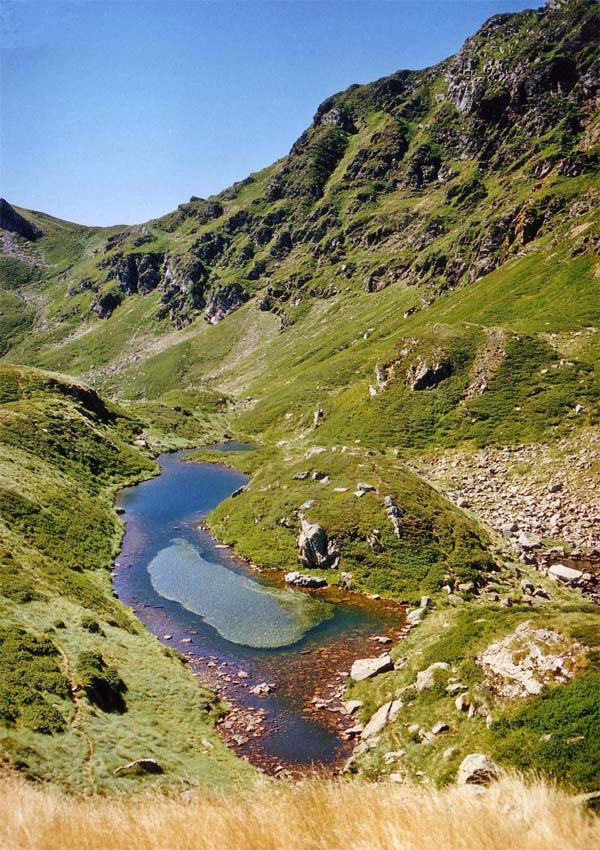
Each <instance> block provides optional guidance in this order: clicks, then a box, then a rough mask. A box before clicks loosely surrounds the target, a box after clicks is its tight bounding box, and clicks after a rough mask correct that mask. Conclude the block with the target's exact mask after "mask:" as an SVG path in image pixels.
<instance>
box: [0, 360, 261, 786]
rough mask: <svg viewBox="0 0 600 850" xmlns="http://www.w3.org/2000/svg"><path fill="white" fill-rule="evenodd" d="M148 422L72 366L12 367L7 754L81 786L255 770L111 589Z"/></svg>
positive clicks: (148, 466)
mask: <svg viewBox="0 0 600 850" xmlns="http://www.w3.org/2000/svg"><path fill="white" fill-rule="evenodd" d="M141 427H142V426H141V423H140V422H139V421H138V420H137V419H136V418H135V417H133V416H132V415H129V414H126V413H124V412H123V411H122V410H121V409H119V408H118V407H116V406H114V405H112V404H109V403H105V402H104V401H103V400H102V399H101V398H100V397H99V396H98V395H96V393H95V392H94V391H92V390H90V389H88V388H87V387H85V386H84V385H81V384H78V383H76V382H74V381H72V380H70V379H68V378H65V377H61V376H59V375H53V374H49V373H46V372H39V371H37V370H34V369H26V368H17V367H11V366H6V365H4V366H2V367H0V478H1V486H0V753H1V759H2V762H3V764H4V765H5V766H7V765H8V766H14V767H16V768H18V769H19V770H21V771H22V772H23V773H24V774H25V775H27V776H29V777H31V778H38V779H40V778H41V779H44V780H49V781H53V782H56V783H59V784H60V785H62V786H63V787H67V788H70V789H72V790H79V791H87V792H89V791H93V790H100V789H102V790H108V789H113V790H122V791H127V790H131V786H132V785H133V786H135V787H138V786H139V785H142V786H143V785H144V783H145V782H146V781H147V780H146V779H144V778H143V777H138V778H123V777H114V776H113V771H114V770H115V769H116V768H117V767H119V766H121V765H123V764H126V763H128V762H130V761H132V760H134V759H137V758H154V759H156V760H157V761H158V762H159V763H160V765H161V766H162V767H163V769H164V771H165V772H164V774H163V775H162V776H159V777H156V776H153V777H152V778H151V781H152V782H153V784H158V785H159V786H161V785H165V784H168V785H170V786H171V787H172V786H174V785H175V786H177V785H178V784H180V785H185V783H187V782H189V781H190V780H193V781H200V782H205V783H208V784H217V785H222V784H224V783H230V782H232V781H234V780H236V779H237V778H246V779H249V778H250V777H251V773H252V772H251V770H250V768H248V766H247V765H245V764H244V763H243V762H241V761H238V760H237V759H236V758H235V757H234V756H233V754H232V753H230V752H229V751H228V750H227V749H226V748H225V746H224V745H223V744H222V743H221V741H220V739H219V737H218V736H217V734H216V732H215V731H214V722H215V720H216V718H217V717H218V716H219V714H220V712H221V707H220V706H219V705H218V704H217V703H216V702H215V701H214V697H213V695H212V694H211V693H210V692H209V691H207V690H205V689H203V688H201V687H199V686H198V684H197V682H196V681H195V680H194V679H193V677H192V676H191V674H190V673H188V672H187V671H186V669H185V667H184V665H183V664H182V661H181V660H180V658H179V657H178V656H177V654H176V653H174V652H172V651H170V650H167V649H165V648H164V647H162V646H161V645H160V644H159V643H158V641H156V640H155V639H154V638H153V637H151V636H150V634H149V633H148V632H147V631H146V630H145V629H144V627H143V626H142V625H141V624H140V623H139V621H138V620H137V619H136V618H135V617H134V615H133V614H132V612H131V611H130V610H129V609H127V608H125V607H124V606H123V605H121V604H120V603H119V602H118V601H117V600H116V599H115V598H114V595H113V592H112V585H111V579H110V573H109V567H110V564H111V561H112V558H113V557H114V555H115V554H116V552H117V550H118V546H119V542H120V539H121V534H122V525H121V523H120V522H119V520H118V518H117V516H116V513H115V510H114V503H113V497H114V491H115V489H116V488H117V487H119V486H121V485H124V484H126V483H131V482H133V481H136V480H139V479H141V478H145V477H148V476H150V475H152V474H154V472H155V470H156V466H155V464H154V462H153V461H151V460H150V459H149V458H148V457H147V456H145V455H144V454H143V453H142V452H141V451H140V450H139V449H137V448H136V447H134V446H133V445H132V444H131V443H132V440H133V438H134V436H135V435H136V434H138V433H139V432H140V431H141Z"/></svg>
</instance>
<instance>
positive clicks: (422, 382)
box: [406, 360, 452, 390]
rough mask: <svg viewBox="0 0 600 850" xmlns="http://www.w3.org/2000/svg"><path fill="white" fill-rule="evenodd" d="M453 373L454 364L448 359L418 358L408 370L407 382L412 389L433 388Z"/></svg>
mask: <svg viewBox="0 0 600 850" xmlns="http://www.w3.org/2000/svg"><path fill="white" fill-rule="evenodd" d="M451 374H452V364H451V363H450V362H449V361H447V360H438V361H434V362H431V363H429V362H427V361H425V360H418V361H417V362H416V363H415V364H413V365H412V366H409V368H408V369H407V371H406V383H407V384H408V386H409V387H410V389H411V390H432V389H435V387H437V385H438V384H439V383H440V382H441V381H443V380H444V378H448V377H450V375H451Z"/></svg>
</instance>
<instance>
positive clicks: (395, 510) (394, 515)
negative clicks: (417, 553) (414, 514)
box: [383, 496, 402, 537]
mask: <svg viewBox="0 0 600 850" xmlns="http://www.w3.org/2000/svg"><path fill="white" fill-rule="evenodd" d="M383 506H384V508H385V512H386V515H387V518H388V519H389V521H390V523H391V525H392V528H393V529H394V534H395V535H396V537H400V536H401V534H402V523H401V522H400V517H401V516H402V514H401V512H400V508H399V507H398V505H397V503H396V500H395V499H394V497H393V496H386V497H385V499H384V500H383Z"/></svg>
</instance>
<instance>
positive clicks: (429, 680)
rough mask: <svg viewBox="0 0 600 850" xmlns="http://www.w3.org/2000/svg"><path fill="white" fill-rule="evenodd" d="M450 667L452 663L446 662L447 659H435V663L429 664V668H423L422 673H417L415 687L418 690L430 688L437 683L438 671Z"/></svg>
mask: <svg viewBox="0 0 600 850" xmlns="http://www.w3.org/2000/svg"><path fill="white" fill-rule="evenodd" d="M449 669H450V665H449V664H446V662H445V661H434V663H433V664H430V665H429V667H428V668H427V670H421V672H420V673H417V680H416V682H415V688H416V689H417V691H425V690H427V689H428V688H433V686H434V685H435V677H436V672H437V671H438V670H444V671H447V670H449Z"/></svg>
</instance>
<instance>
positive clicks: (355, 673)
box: [350, 654, 394, 682]
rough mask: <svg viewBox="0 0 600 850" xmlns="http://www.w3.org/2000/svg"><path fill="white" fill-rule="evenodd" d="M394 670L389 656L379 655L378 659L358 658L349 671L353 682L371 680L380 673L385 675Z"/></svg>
mask: <svg viewBox="0 0 600 850" xmlns="http://www.w3.org/2000/svg"><path fill="white" fill-rule="evenodd" d="M393 669H394V664H393V662H392V659H391V658H390V656H389V655H387V654H386V655H380V656H379V657H378V658H358V659H357V660H356V661H355V662H354V664H353V665H352V668H351V670H350V677H351V678H352V679H354V681H355V682H362V681H363V680H364V679H372V678H373V677H374V676H379V674H380V673H387V672H388V671H389V670H393Z"/></svg>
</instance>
